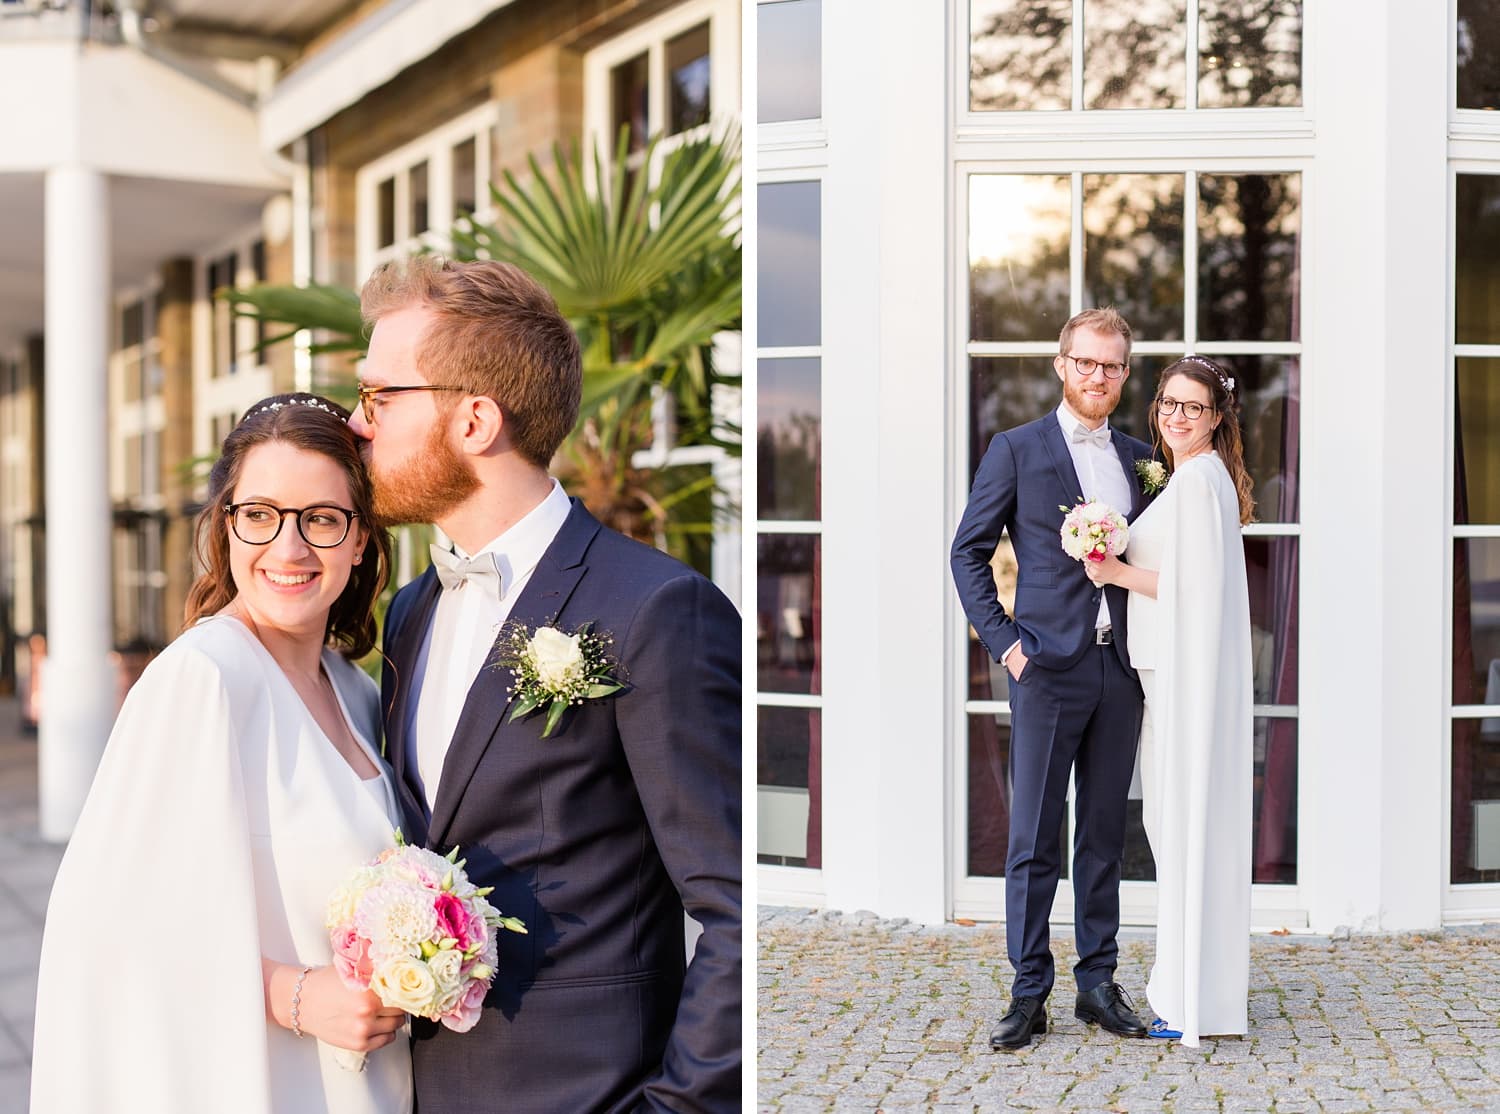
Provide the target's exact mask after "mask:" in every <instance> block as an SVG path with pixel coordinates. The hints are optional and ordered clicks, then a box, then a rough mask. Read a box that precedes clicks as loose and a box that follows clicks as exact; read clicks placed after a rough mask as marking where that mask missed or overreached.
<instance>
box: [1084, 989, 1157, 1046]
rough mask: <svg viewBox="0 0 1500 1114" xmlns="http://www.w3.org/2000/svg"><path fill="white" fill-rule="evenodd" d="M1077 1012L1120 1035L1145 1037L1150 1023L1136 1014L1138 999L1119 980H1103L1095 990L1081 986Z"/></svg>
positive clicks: (1088, 1020) (1089, 1020)
mask: <svg viewBox="0 0 1500 1114" xmlns="http://www.w3.org/2000/svg"><path fill="white" fill-rule="evenodd" d="M1073 1016H1074V1017H1076V1018H1078V1020H1079V1021H1087V1022H1088V1023H1089V1024H1090V1025H1099V1026H1101V1027H1102V1028H1104V1029H1107V1030H1108V1031H1109V1032H1111V1033H1114V1034H1115V1035H1116V1036H1121V1037H1144V1036H1145V1035H1146V1023H1145V1022H1144V1021H1142V1020H1141V1019H1140V1018H1139V1017H1137V1016H1136V1014H1135V1003H1134V1002H1132V1001H1131V1000H1130V998H1129V996H1128V995H1126V993H1125V990H1124V988H1123V987H1121V986H1120V984H1119V983H1116V982H1106V983H1100V984H1099V985H1098V986H1096V987H1094V989H1093V990H1080V991H1079V992H1078V1000H1077V1001H1076V1002H1075V1003H1074V1004H1073Z"/></svg>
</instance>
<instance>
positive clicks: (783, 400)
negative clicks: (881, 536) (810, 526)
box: [755, 356, 822, 521]
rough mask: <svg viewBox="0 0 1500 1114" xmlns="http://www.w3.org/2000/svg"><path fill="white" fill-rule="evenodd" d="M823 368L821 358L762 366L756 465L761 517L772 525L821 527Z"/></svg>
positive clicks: (767, 362) (758, 386)
mask: <svg viewBox="0 0 1500 1114" xmlns="http://www.w3.org/2000/svg"><path fill="white" fill-rule="evenodd" d="M821 363H822V361H821V360H819V359H817V358H816V357H803V358H797V359H770V358H768V357H766V356H762V357H761V358H760V359H759V360H758V361H757V363H756V377H757V383H756V399H757V403H758V406H757V408H756V422H757V424H758V425H759V427H760V428H759V430H758V432H757V435H756V448H755V453H756V455H755V459H756V460H757V461H758V462H759V471H758V479H757V490H758V491H759V494H760V506H759V514H760V517H761V518H762V519H766V520H788V519H793V520H802V521H816V520H817V519H818V518H819V517H820V515H821V508H820V507H819V505H818V462H819V460H820V459H821V455H820V454H821V434H822V395H821V385H822V384H821V380H822V377H821V374H820V371H821Z"/></svg>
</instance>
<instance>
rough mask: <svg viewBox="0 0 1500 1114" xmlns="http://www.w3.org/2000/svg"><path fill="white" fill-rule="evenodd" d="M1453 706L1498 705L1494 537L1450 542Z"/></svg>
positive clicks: (1498, 549) (1498, 543) (1498, 591)
mask: <svg viewBox="0 0 1500 1114" xmlns="http://www.w3.org/2000/svg"><path fill="white" fill-rule="evenodd" d="M1453 703H1455V704H1496V705H1500V538H1455V539H1454V540H1453Z"/></svg>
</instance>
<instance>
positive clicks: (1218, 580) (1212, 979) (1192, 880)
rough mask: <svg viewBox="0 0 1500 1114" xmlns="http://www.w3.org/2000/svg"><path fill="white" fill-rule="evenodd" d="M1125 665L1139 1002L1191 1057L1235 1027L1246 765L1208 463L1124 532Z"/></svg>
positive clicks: (1236, 623)
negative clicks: (1130, 694) (1137, 813)
mask: <svg viewBox="0 0 1500 1114" xmlns="http://www.w3.org/2000/svg"><path fill="white" fill-rule="evenodd" d="M1126 559H1127V560H1128V561H1129V562H1130V564H1132V565H1136V566H1138V567H1140V568H1146V569H1156V570H1157V571H1158V579H1157V591H1156V599H1154V600H1153V599H1151V598H1150V597H1149V596H1143V595H1140V594H1138V593H1135V592H1132V593H1131V594H1130V600H1129V623H1130V627H1129V629H1130V663H1131V665H1133V666H1134V667H1135V668H1136V669H1137V670H1138V671H1139V672H1140V678H1141V687H1142V689H1143V690H1144V692H1145V696H1146V710H1145V717H1144V719H1143V721H1142V724H1141V758H1140V762H1141V775H1142V782H1143V787H1144V794H1145V799H1144V809H1145V823H1146V837H1147V839H1149V840H1150V842H1151V851H1152V854H1153V856H1154V857H1155V859H1156V894H1157V898H1156V901H1157V910H1156V962H1155V965H1154V966H1153V967H1152V970H1151V978H1150V981H1149V982H1148V983H1147V985H1146V998H1147V1000H1148V1001H1149V1002H1150V1003H1151V1008H1152V1009H1153V1010H1155V1011H1156V1015H1157V1016H1158V1017H1160V1018H1162V1019H1163V1020H1165V1021H1166V1022H1167V1024H1168V1025H1169V1027H1171V1028H1174V1029H1179V1030H1181V1032H1182V1043H1183V1044H1185V1045H1187V1046H1189V1047H1197V1045H1198V1038H1199V1036H1200V1035H1203V1034H1213V1035H1224V1034H1236V1033H1239V1034H1242V1033H1244V1032H1246V1030H1247V1018H1246V1011H1247V1004H1248V1003H1247V999H1248V995H1249V978H1250V824H1251V793H1252V774H1253V770H1252V766H1253V754H1252V751H1251V727H1252V723H1251V720H1252V714H1253V713H1252V693H1251V657H1250V604H1249V591H1248V588H1247V585H1246V580H1245V551H1244V545H1243V542H1242V540H1241V537H1240V520H1239V501H1238V498H1237V496H1236V494H1235V488H1234V481H1233V480H1232V479H1231V478H1230V476H1229V472H1228V470H1227V469H1226V468H1225V467H1224V464H1223V462H1222V461H1221V460H1220V459H1219V456H1218V454H1217V453H1214V452H1209V453H1204V454H1202V455H1200V456H1196V457H1193V458H1191V459H1190V460H1187V461H1184V462H1183V464H1182V466H1181V467H1180V468H1178V469H1177V471H1175V472H1173V473H1172V478H1171V481H1170V482H1169V483H1168V484H1167V487H1166V490H1164V491H1163V492H1162V493H1161V495H1160V496H1158V497H1157V499H1156V500H1155V501H1154V502H1153V503H1152V504H1151V505H1150V506H1149V507H1147V508H1146V510H1145V511H1144V512H1142V514H1141V516H1140V517H1139V518H1138V519H1136V521H1135V522H1134V523H1132V524H1131V527H1130V544H1129V546H1128V548H1127V549H1126Z"/></svg>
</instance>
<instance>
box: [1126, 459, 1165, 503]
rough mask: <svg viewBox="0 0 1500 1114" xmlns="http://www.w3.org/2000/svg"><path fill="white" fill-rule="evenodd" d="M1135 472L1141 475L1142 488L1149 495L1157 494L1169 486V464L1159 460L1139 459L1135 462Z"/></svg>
mask: <svg viewBox="0 0 1500 1114" xmlns="http://www.w3.org/2000/svg"><path fill="white" fill-rule="evenodd" d="M1135 474H1136V475H1137V476H1139V477H1140V480H1141V490H1142V491H1143V492H1145V493H1146V494H1147V495H1155V494H1156V493H1157V492H1159V491H1160V490H1161V489H1162V488H1164V487H1166V486H1167V480H1168V479H1170V478H1171V477H1169V476H1168V475H1167V466H1166V465H1165V464H1163V463H1162V462H1161V461H1159V460H1138V461H1136V462H1135Z"/></svg>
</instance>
